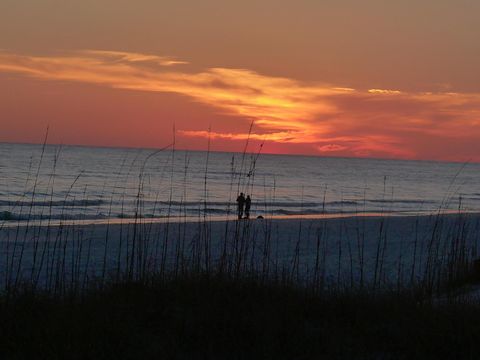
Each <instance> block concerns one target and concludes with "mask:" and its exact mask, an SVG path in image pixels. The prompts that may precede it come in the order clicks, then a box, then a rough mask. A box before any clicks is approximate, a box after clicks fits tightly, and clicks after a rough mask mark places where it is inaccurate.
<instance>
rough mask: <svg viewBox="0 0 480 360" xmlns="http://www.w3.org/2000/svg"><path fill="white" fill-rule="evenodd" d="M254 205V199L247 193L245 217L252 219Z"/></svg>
mask: <svg viewBox="0 0 480 360" xmlns="http://www.w3.org/2000/svg"><path fill="white" fill-rule="evenodd" d="M251 205H252V199H250V195H247V198H246V199H245V218H246V219H250V206H251Z"/></svg>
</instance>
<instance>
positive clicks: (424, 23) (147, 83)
mask: <svg viewBox="0 0 480 360" xmlns="http://www.w3.org/2000/svg"><path fill="white" fill-rule="evenodd" d="M479 36H480V1H478V0H455V1H453V0H416V1H413V0H403V1H393V0H392V1H385V0H383V1H380V0H378V1H372V0H366V1H358V0H318V1H314V0H297V1H281V0H263V1H258V0H257V1H245V0H244V1H226V0H223V1H220V0H218V1H217V0H214V1H213V0H202V1H194V0H190V1H163V0H136V1H131V0H130V1H127V0H82V1H65V0H56V1H54V0H2V1H0V124H1V128H0V141H6V142H33V143H38V142H41V141H42V139H43V136H44V133H45V129H46V127H47V126H49V127H50V135H49V142H51V143H64V144H82V145H99V146H125V147H153V148H155V147H163V146H165V145H166V144H168V143H170V142H171V140H172V138H173V128H174V127H175V130H176V131H175V132H176V135H175V138H176V146H177V147H178V148H182V149H198V150H203V149H206V147H207V143H208V137H210V139H211V148H212V149H213V150H222V151H242V150H243V148H244V146H245V142H246V139H247V138H248V137H250V139H251V141H250V147H249V149H250V150H251V151H256V150H257V149H258V147H259V146H260V144H261V143H264V144H265V145H264V147H263V149H262V151H264V152H266V153H288V154H310V155H320V156H354V157H381V158H402V159H432V160H454V161H476V162H480V41H479ZM252 122H253V128H252V132H251V134H249V128H250V124H251V123H252ZM209 129H210V131H209Z"/></svg>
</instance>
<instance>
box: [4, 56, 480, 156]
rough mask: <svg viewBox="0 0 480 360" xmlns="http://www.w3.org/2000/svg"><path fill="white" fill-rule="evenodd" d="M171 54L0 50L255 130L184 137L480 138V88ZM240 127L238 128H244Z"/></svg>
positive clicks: (354, 141)
mask: <svg viewBox="0 0 480 360" xmlns="http://www.w3.org/2000/svg"><path fill="white" fill-rule="evenodd" d="M186 64H188V63H187V62H185V61H181V60H176V59H174V58H172V57H162V56H156V55H145V54H138V53H129V52H120V51H100V50H85V51H79V52H76V53H73V54H71V55H65V56H23V55H16V54H11V53H6V52H0V71H3V72H15V73H20V74H23V75H26V76H30V77H34V78H38V79H43V80H63V81H76V82H83V83H91V84H98V85H103V86H108V87H112V88H118V89H129V90H138V91H152V92H170V93H177V94H181V95H184V96H188V97H190V98H191V99H192V100H193V101H197V102H200V103H203V104H207V105H209V106H211V107H212V108H214V109H217V112H220V113H225V114H230V115H235V116H236V117H242V118H244V119H245V120H246V122H250V121H252V120H254V121H255V125H256V126H255V128H254V130H255V131H254V132H253V133H251V134H246V133H244V132H238V133H236V132H226V133H222V132H210V133H209V132H206V131H195V130H192V129H183V130H182V131H181V134H182V135H183V136H188V137H192V136H197V137H207V136H210V137H211V138H213V139H226V140H245V139H247V138H248V137H249V138H250V139H252V140H259V141H267V142H269V141H270V142H277V143H288V144H311V146H312V148H313V149H316V151H317V152H320V153H325V152H329V153H335V154H339V155H342V156H343V155H355V156H381V157H383V156H389V157H399V158H420V157H422V156H423V155H422V154H424V153H425V151H426V146H427V145H428V149H427V150H428V152H429V153H428V154H429V155H428V156H429V157H437V156H436V155H435V151H438V153H439V154H440V155H438V158H447V156H449V155H448V154H446V155H444V154H443V153H442V149H441V146H442V143H443V144H444V143H445V142H448V143H451V144H456V143H460V142H463V143H467V142H472V141H473V140H475V141H477V140H478V139H480V130H479V126H478V125H479V124H480V94H476V93H473V94H462V93H453V92H448V93H446V92H438V93H432V92H428V93H426V92H416V93H408V92H403V91H400V90H386V89H375V88H371V89H368V88H367V89H368V90H363V91H362V90H355V89H351V88H345V87H337V86H333V85H328V84H321V83H304V82H300V81H297V80H294V79H289V78H282V77H272V76H266V75H262V74H259V73H257V72H254V71H252V70H248V69H228V68H219V67H212V68H207V69H204V70H203V71H197V72H194V71H191V70H190V71H188V69H186V68H185V67H181V68H179V67H178V65H186ZM243 128H244V126H243Z"/></svg>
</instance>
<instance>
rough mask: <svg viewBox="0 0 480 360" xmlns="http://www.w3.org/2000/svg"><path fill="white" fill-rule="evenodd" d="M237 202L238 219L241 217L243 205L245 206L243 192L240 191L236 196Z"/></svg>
mask: <svg viewBox="0 0 480 360" xmlns="http://www.w3.org/2000/svg"><path fill="white" fill-rule="evenodd" d="M237 204H238V219H239V220H240V219H241V218H242V217H243V207H244V206H245V196H244V195H243V193H240V195H238V197H237Z"/></svg>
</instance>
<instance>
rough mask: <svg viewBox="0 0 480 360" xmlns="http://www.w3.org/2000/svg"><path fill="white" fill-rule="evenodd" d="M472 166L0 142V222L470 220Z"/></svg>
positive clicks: (478, 174)
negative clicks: (441, 215)
mask: <svg viewBox="0 0 480 360" xmlns="http://www.w3.org/2000/svg"><path fill="white" fill-rule="evenodd" d="M479 180H480V165H479V164H460V163H440V162H428V161H400V160H379V159H351V158H322V157H308V156H288V155H265V154H240V153H214V152H212V153H209V154H207V153H206V152H200V151H191V152H186V151H170V150H168V151H162V152H155V150H147V149H120V148H93V147H78V146H62V147H60V146H53V145H48V146H46V147H45V149H44V151H43V152H42V145H26V144H2V143H0V221H1V222H7V221H8V222H15V221H26V220H27V219H30V220H33V219H34V220H48V219H55V220H59V219H74V220H76V219H79V220H93V219H108V218H112V219H117V220H118V219H134V218H157V217H178V216H189V217H191V216H199V217H202V218H203V217H204V216H214V215H233V214H235V198H236V196H237V194H238V193H239V192H244V193H247V194H251V196H252V199H253V203H252V213H253V215H254V216H258V215H263V216H265V215H301V214H308V215H313V214H333V213H364V212H367V213H368V212H375V213H376V212H381V213H429V212H432V211H436V210H438V209H444V210H452V211H453V210H458V209H460V210H462V211H480V181H479Z"/></svg>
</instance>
